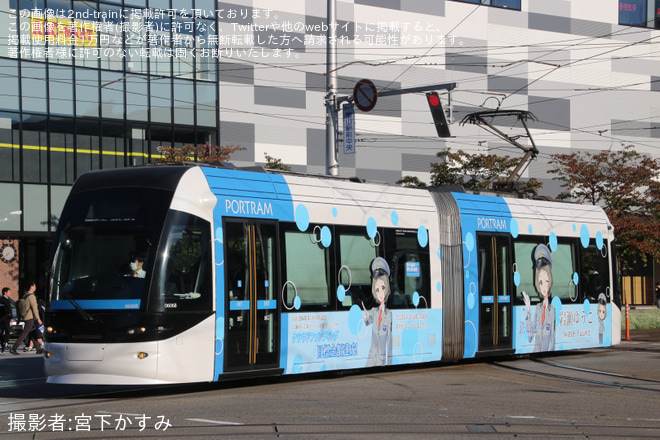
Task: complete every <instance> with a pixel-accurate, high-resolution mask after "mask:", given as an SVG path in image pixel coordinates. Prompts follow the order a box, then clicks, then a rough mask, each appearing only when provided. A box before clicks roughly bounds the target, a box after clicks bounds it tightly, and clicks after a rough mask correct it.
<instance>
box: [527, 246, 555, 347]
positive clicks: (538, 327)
mask: <svg viewBox="0 0 660 440" xmlns="http://www.w3.org/2000/svg"><path fill="white" fill-rule="evenodd" d="M533 257H534V288H535V289H536V293H538V295H539V297H540V298H541V302H540V303H538V304H537V305H536V308H535V311H534V319H532V311H531V302H530V299H529V295H527V293H525V292H523V293H522V294H523V300H524V301H525V306H526V307H527V318H526V319H525V322H526V325H527V336H528V338H529V342H532V340H533V341H534V351H550V350H554V349H555V308H554V307H553V305H552V303H551V302H550V300H551V296H552V294H551V290H552V255H551V253H550V250H549V249H548V247H547V246H546V245H544V244H540V245H538V246H536V247H535V248H534V254H533Z"/></svg>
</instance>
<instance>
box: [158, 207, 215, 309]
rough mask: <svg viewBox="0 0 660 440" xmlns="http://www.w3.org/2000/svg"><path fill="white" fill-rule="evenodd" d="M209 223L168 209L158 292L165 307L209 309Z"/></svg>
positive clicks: (210, 299) (210, 296)
mask: <svg viewBox="0 0 660 440" xmlns="http://www.w3.org/2000/svg"><path fill="white" fill-rule="evenodd" d="M209 231H210V225H209V223H208V222H206V221H205V220H202V219H200V218H199V217H195V216H192V215H189V214H185V213H182V212H178V211H172V212H171V214H170V219H169V220H168V224H167V226H166V229H165V232H166V234H167V238H166V241H165V242H164V244H163V249H162V251H161V253H160V254H161V255H165V257H164V258H163V261H162V265H161V270H160V276H159V292H161V299H162V300H163V301H164V303H165V304H166V308H167V310H210V309H211V307H212V295H211V294H210V287H209V286H210V281H209V276H210V273H209V270H208V269H209V264H210V263H209V261H210V255H211V252H210V247H209V243H210V242H211V240H210V233H209Z"/></svg>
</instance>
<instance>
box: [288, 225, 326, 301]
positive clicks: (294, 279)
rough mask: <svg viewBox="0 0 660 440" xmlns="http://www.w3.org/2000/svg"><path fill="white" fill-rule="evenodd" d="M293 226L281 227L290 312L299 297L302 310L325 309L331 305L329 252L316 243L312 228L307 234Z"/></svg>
mask: <svg viewBox="0 0 660 440" xmlns="http://www.w3.org/2000/svg"><path fill="white" fill-rule="evenodd" d="M294 227H295V226H294ZM294 227H292V228H288V229H287V228H286V227H284V226H283V227H282V228H281V229H284V232H283V239H282V246H281V248H282V253H283V255H282V273H283V274H284V282H283V285H284V287H283V289H284V292H283V299H284V303H285V305H286V308H287V309H289V310H295V306H296V296H298V297H299V301H300V309H301V310H306V311H309V310H316V309H318V310H324V309H326V308H327V307H328V306H329V304H330V289H329V283H328V280H329V276H328V271H329V267H330V252H329V250H328V249H327V248H324V247H323V246H322V245H321V243H318V242H317V241H316V237H315V236H314V234H313V233H312V232H310V231H311V230H312V227H311V226H310V231H307V232H300V231H298V230H297V229H294Z"/></svg>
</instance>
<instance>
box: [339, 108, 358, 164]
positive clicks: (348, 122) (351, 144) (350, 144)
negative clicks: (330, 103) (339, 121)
mask: <svg viewBox="0 0 660 440" xmlns="http://www.w3.org/2000/svg"><path fill="white" fill-rule="evenodd" d="M342 110H343V112H344V154H355V107H354V106H353V104H350V103H346V104H344V106H343V107H342Z"/></svg>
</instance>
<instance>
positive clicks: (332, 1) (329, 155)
mask: <svg viewBox="0 0 660 440" xmlns="http://www.w3.org/2000/svg"><path fill="white" fill-rule="evenodd" d="M336 23H337V3H336V0H328V31H327V32H328V38H327V42H326V72H328V73H327V74H326V79H325V81H326V95H325V151H326V174H327V175H329V176H337V175H339V159H338V153H337V151H338V150H337V124H338V120H339V115H338V107H337V45H336V44H335V42H336V41H337V38H336V37H337V26H336V25H335V24H336Z"/></svg>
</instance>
